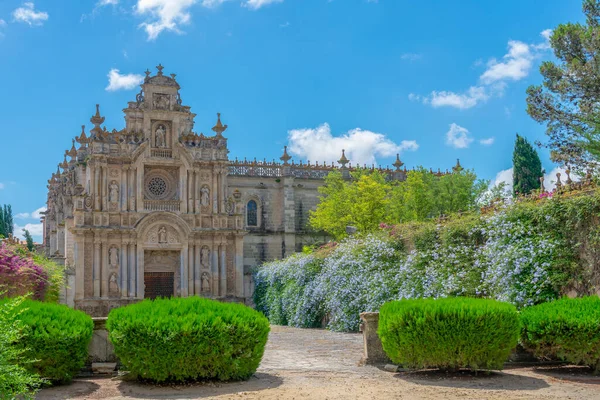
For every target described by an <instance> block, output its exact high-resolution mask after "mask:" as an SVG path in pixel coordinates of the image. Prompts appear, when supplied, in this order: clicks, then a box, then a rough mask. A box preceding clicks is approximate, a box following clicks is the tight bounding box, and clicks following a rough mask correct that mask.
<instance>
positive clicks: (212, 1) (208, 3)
mask: <svg viewBox="0 0 600 400" xmlns="http://www.w3.org/2000/svg"><path fill="white" fill-rule="evenodd" d="M226 1H228V0H202V6H203V7H207V8H213V7H217V6H220V5H221V4H223V3H225V2H226Z"/></svg>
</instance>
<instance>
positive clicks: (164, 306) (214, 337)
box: [106, 297, 269, 382]
mask: <svg viewBox="0 0 600 400" xmlns="http://www.w3.org/2000/svg"><path fill="white" fill-rule="evenodd" d="M106 326H107V328H108V330H109V338H110V340H111V342H112V343H113V345H114V347H115V353H116V355H117V356H118V357H119V359H120V360H121V362H122V363H123V365H124V367H125V368H126V369H127V370H128V371H129V372H130V373H131V374H133V376H135V377H138V378H141V379H148V380H151V381H155V382H163V381H195V380H202V379H218V380H222V381H225V380H238V379H248V378H250V377H251V376H252V374H254V372H256V369H257V368H258V364H259V363H260V360H261V359H262V356H263V353H264V350H265V345H266V343H267V337H268V335H269V321H268V320H267V318H265V317H264V316H263V315H262V314H261V313H259V312H257V311H255V310H253V309H251V308H248V307H246V306H244V305H242V304H235V303H221V302H218V301H214V300H209V299H204V298H200V297H188V298H172V299H156V300H144V301H142V302H140V303H136V304H132V305H129V306H127V307H122V308H117V309H114V310H112V311H111V312H110V314H109V315H108V321H107V324H106Z"/></svg>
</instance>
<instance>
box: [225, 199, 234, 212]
mask: <svg viewBox="0 0 600 400" xmlns="http://www.w3.org/2000/svg"><path fill="white" fill-rule="evenodd" d="M225 212H227V214H229V215H233V214H235V201H234V200H233V199H232V198H229V200H227V202H226V203H225Z"/></svg>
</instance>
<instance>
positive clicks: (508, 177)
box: [490, 167, 580, 193]
mask: <svg viewBox="0 0 600 400" xmlns="http://www.w3.org/2000/svg"><path fill="white" fill-rule="evenodd" d="M557 173H560V180H561V181H562V183H563V184H564V183H565V181H566V180H567V174H566V172H565V168H562V167H555V168H554V169H553V170H552V171H550V172H548V173H546V174H544V188H545V189H546V190H547V191H553V190H554V189H555V188H556V182H557V177H556V174H557ZM571 179H572V180H573V181H574V182H577V181H579V179H580V178H579V177H578V176H576V175H571ZM501 182H505V183H506V187H507V188H508V189H509V192H510V193H512V190H513V184H514V181H513V169H512V168H509V169H505V170H502V171H500V172H498V173H497V174H496V178H495V179H494V180H493V181H492V182H491V183H490V187H493V186H496V185H498V184H500V183H501Z"/></svg>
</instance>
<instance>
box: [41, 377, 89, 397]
mask: <svg viewBox="0 0 600 400" xmlns="http://www.w3.org/2000/svg"><path fill="white" fill-rule="evenodd" d="M98 389H100V385H98V384H97V383H95V382H92V381H88V380H75V381H73V382H71V383H70V384H67V385H61V386H52V387H48V388H44V389H43V390H42V391H41V392H39V393H38V394H37V395H36V396H35V398H36V399H38V400H58V399H66V398H71V397H79V396H89V395H91V394H92V393H94V392H96V391H97V390H98ZM67 393H68V395H67Z"/></svg>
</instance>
